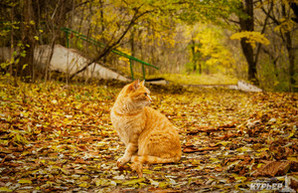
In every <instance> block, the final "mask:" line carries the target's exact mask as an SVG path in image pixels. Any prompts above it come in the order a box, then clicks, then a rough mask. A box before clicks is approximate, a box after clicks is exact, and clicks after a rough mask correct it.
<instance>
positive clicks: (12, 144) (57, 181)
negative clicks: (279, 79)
mask: <svg viewBox="0 0 298 193" xmlns="http://www.w3.org/2000/svg"><path fill="white" fill-rule="evenodd" d="M122 86H123V85H118V84H114V85H95V84H93V85H81V84H69V85H66V84H63V83H57V82H49V83H38V84H25V83H22V82H18V86H11V85H10V84H9V83H8V82H7V81H6V79H3V78H1V82H0V107H1V108H0V109H1V110H0V173H1V175H0V176H1V177H0V191H7V192H9V191H14V192H21V191H34V190H36V191H38V192H39V191H40V192H49V191H60V192H61V191H79V192H82V191H91V192H96V191H98V192H126V191H128V190H130V191H132V192H138V191H139V190H142V191H149V192H184V191H187V192H198V191H221V190H225V191H232V190H241V191H245V190H246V191H248V190H249V185H250V183H252V182H254V181H256V180H264V179H267V180H268V179H271V178H272V177H276V180H277V181H280V182H282V180H284V176H285V175H287V176H288V177H291V187H292V188H296V190H297V163H298V162H297V120H298V117H297V116H298V115H297V111H298V107H297V99H298V95H297V94H295V93H244V92H239V91H233V90H226V89H219V88H218V89H195V90H190V89H179V90H178V89H177V90H175V88H176V87H171V86H168V87H158V89H156V88H151V90H152V96H153V101H154V102H153V104H152V107H153V108H155V109H158V110H159V111H160V112H162V113H163V114H165V115H166V116H167V117H168V118H169V119H170V120H171V122H173V123H174V124H175V125H176V126H177V127H178V128H179V131H180V137H181V143H182V149H183V152H184V153H183V155H182V159H181V161H180V162H179V163H178V164H164V165H162V164H158V165H151V166H146V167H145V168H144V170H143V173H144V178H137V176H136V173H134V172H132V171H130V169H129V168H130V167H128V166H127V167H125V168H124V170H121V171H120V170H118V168H117V167H116V160H117V159H118V158H119V157H120V156H122V153H123V152H124V145H123V144H122V143H121V142H120V140H119V138H118V136H117V134H116V133H115V131H114V129H113V128H112V126H111V122H110V119H109V112H110V108H111V107H112V105H113V103H114V100H115V98H116V95H117V93H118V92H119V91H120V89H121V88H122ZM295 179H296V181H295ZM295 183H296V187H295ZM137 188H139V190H137Z"/></svg>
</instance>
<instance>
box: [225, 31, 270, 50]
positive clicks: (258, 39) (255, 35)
mask: <svg viewBox="0 0 298 193" xmlns="http://www.w3.org/2000/svg"><path fill="white" fill-rule="evenodd" d="M230 38H231V39H232V40H235V39H236V40H241V39H242V38H245V39H246V42H247V43H250V44H251V45H252V47H253V48H255V47H256V43H261V44H264V45H269V44H270V41H269V40H268V39H267V38H266V37H265V36H264V34H261V33H260V32H256V31H242V32H238V33H234V34H233V35H232V36H231V37H230Z"/></svg>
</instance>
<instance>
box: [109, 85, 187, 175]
mask: <svg viewBox="0 0 298 193" xmlns="http://www.w3.org/2000/svg"><path fill="white" fill-rule="evenodd" d="M144 83H145V81H142V82H141V83H140V82H139V81H138V80H137V81H134V82H133V83H131V84H128V85H126V86H125V87H124V88H123V89H122V90H121V92H120V94H119V95H118V97H117V99H116V102H115V104H114V106H113V108H112V110H111V120H112V123H113V126H114V128H115V129H116V130H117V132H118V134H119V136H120V139H121V141H123V142H124V144H125V146H126V150H125V153H124V155H123V156H122V157H121V158H119V159H118V161H117V165H118V167H121V166H123V165H124V164H125V163H127V162H129V161H130V160H131V161H132V163H133V164H132V166H131V167H132V169H133V170H136V171H137V173H138V175H139V177H141V176H142V164H143V163H149V164H155V163H171V162H178V161H179V160H180V158H181V154H182V153H181V145H180V140H179V135H178V132H177V130H176V128H175V126H174V125H173V124H172V123H171V122H170V121H169V120H168V119H167V118H166V117H165V116H164V115H162V114H161V113H159V112H158V111H156V110H154V109H152V108H150V107H148V105H149V104H150V103H151V102H152V99H151V97H150V95H149V94H150V91H149V90H148V89H147V88H146V87H145V86H144Z"/></svg>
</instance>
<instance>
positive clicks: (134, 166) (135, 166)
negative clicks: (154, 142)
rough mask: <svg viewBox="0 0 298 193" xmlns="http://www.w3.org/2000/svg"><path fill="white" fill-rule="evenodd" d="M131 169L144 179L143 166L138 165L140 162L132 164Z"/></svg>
mask: <svg viewBox="0 0 298 193" xmlns="http://www.w3.org/2000/svg"><path fill="white" fill-rule="evenodd" d="M130 168H131V169H132V170H133V171H136V172H137V174H138V176H139V178H142V177H143V170H142V169H143V166H142V164H141V163H138V162H134V163H132V164H131V166H130Z"/></svg>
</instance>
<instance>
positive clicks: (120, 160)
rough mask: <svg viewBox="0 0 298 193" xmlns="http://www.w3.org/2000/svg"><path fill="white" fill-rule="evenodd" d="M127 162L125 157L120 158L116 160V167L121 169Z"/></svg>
mask: <svg viewBox="0 0 298 193" xmlns="http://www.w3.org/2000/svg"><path fill="white" fill-rule="evenodd" d="M127 162H129V159H127V158H126V157H121V158H119V159H118V160H117V167H118V168H121V167H122V166H123V165H124V164H126V163H127Z"/></svg>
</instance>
